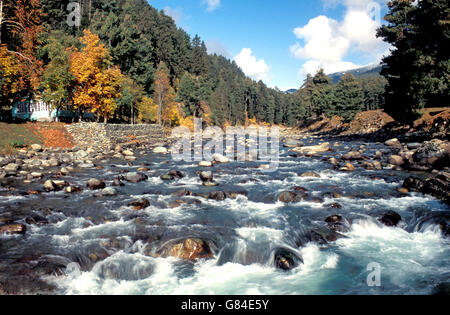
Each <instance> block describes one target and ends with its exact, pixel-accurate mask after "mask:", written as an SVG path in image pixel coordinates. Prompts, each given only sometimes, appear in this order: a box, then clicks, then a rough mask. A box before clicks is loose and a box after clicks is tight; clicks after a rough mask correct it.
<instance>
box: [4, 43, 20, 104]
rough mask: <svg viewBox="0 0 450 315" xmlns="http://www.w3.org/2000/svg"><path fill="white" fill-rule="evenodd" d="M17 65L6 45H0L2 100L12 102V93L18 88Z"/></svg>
mask: <svg viewBox="0 0 450 315" xmlns="http://www.w3.org/2000/svg"><path fill="white" fill-rule="evenodd" d="M18 73H19V65H18V63H17V60H16V58H15V56H14V55H12V54H11V53H9V52H8V50H7V48H6V46H4V45H0V78H1V79H0V80H1V81H0V83H1V85H0V95H1V96H2V98H3V99H4V100H8V101H9V102H12V98H13V95H14V94H15V93H16V92H17V91H18V89H19V81H18Z"/></svg>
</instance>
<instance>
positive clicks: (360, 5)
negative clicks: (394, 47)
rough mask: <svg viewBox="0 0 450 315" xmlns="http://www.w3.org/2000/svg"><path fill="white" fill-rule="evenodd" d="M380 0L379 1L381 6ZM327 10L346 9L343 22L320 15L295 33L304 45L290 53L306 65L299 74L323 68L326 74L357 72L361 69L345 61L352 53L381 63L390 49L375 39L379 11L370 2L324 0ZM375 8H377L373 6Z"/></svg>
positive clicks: (295, 45)
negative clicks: (353, 69)
mask: <svg viewBox="0 0 450 315" xmlns="http://www.w3.org/2000/svg"><path fill="white" fill-rule="evenodd" d="M379 1H380V0H378V2H379ZM323 2H324V4H325V5H326V6H335V5H338V4H341V5H344V6H345V7H346V11H345V16H344V19H343V20H342V21H337V20H334V19H331V18H329V17H327V16H324V15H321V16H318V17H315V18H313V19H311V20H309V22H308V24H306V25H305V26H303V27H297V28H295V29H294V34H295V36H296V37H297V38H298V39H301V40H302V41H303V44H300V43H299V42H297V43H296V44H294V45H293V46H291V53H292V55H293V56H295V57H296V58H298V59H304V60H305V63H304V64H303V66H302V68H301V69H300V72H299V73H300V74H302V75H304V74H306V73H312V74H313V73H315V71H317V70H318V68H321V67H322V68H323V69H324V70H325V72H326V73H333V72H338V71H343V70H349V69H352V68H357V67H360V66H362V65H357V64H354V63H353V62H350V61H348V60H345V58H346V57H348V55H349V54H350V53H353V55H357V56H359V57H362V58H363V59H365V60H367V61H368V63H378V62H380V60H381V57H382V56H383V55H384V54H386V53H387V51H388V49H389V45H387V44H386V43H384V42H383V41H382V40H381V39H379V38H377V37H376V30H377V28H378V27H379V26H380V16H379V15H380V10H379V8H380V7H379V6H378V5H376V2H374V1H371V0H323ZM374 4H375V5H374Z"/></svg>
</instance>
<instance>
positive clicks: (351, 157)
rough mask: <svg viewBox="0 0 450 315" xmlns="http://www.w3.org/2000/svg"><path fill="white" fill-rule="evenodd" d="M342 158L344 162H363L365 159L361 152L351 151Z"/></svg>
mask: <svg viewBox="0 0 450 315" xmlns="http://www.w3.org/2000/svg"><path fill="white" fill-rule="evenodd" d="M342 158H343V159H344V160H347V161H356V160H363V159H364V157H363V156H362V154H361V152H359V151H350V152H349V153H347V154H344V155H343V156H342Z"/></svg>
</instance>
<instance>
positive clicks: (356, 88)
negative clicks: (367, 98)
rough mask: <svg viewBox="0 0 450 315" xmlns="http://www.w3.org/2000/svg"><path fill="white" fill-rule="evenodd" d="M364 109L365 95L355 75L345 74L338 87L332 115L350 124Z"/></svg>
mask: <svg viewBox="0 0 450 315" xmlns="http://www.w3.org/2000/svg"><path fill="white" fill-rule="evenodd" d="M363 109H364V93H363V89H362V88H361V85H360V84H359V82H358V81H357V80H356V78H355V76H354V75H353V74H345V75H344V76H342V77H341V79H340V80H339V82H338V84H337V85H336V88H335V91H334V95H333V106H332V108H331V109H330V111H329V114H330V115H338V116H342V117H343V118H344V120H345V121H346V122H350V121H351V120H352V119H353V118H354V117H355V116H356V114H357V113H359V112H360V111H362V110H363Z"/></svg>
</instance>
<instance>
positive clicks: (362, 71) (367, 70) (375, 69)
mask: <svg viewBox="0 0 450 315" xmlns="http://www.w3.org/2000/svg"><path fill="white" fill-rule="evenodd" d="M382 67H383V66H382V65H372V66H366V67H361V68H357V69H353V70H347V71H340V72H335V73H332V74H330V77H331V79H332V80H333V83H338V82H339V80H340V79H341V78H342V77H343V76H344V75H345V74H353V75H354V76H355V77H356V78H357V79H359V78H367V77H370V76H379V75H381V69H382Z"/></svg>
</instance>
